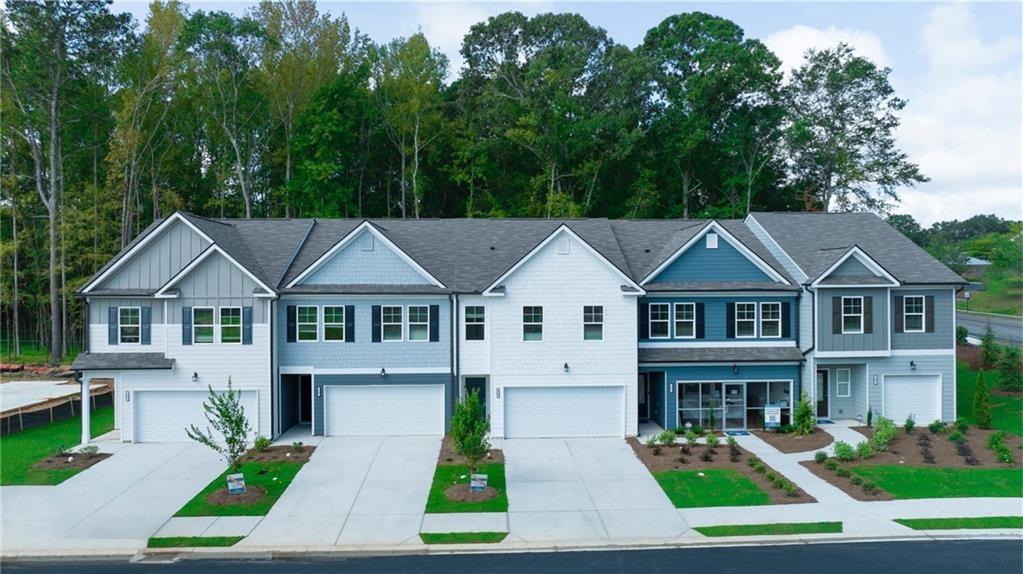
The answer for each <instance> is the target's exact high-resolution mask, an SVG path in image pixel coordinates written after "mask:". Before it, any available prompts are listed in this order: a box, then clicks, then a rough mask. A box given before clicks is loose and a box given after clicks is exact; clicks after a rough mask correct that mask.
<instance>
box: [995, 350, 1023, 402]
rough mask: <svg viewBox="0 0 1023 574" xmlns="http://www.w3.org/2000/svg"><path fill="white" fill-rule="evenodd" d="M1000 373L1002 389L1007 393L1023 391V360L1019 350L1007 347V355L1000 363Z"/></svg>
mask: <svg viewBox="0 0 1023 574" xmlns="http://www.w3.org/2000/svg"><path fill="white" fill-rule="evenodd" d="M998 372H999V373H1001V378H1000V379H999V381H1000V384H1001V387H1002V388H1003V389H1004V390H1006V391H1023V360H1021V357H1020V352H1019V349H1017V348H1016V347H1006V348H1005V353H1003V354H1002V358H1001V359H1000V360H999V361H998Z"/></svg>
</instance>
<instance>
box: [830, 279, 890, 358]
mask: <svg viewBox="0 0 1023 574" xmlns="http://www.w3.org/2000/svg"><path fill="white" fill-rule="evenodd" d="M887 293H888V290H887V288H878V287H874V288H861V289H844V288H837V289H818V295H817V327H818V331H817V350H818V351H884V350H887V349H888V329H889V327H888V297H887ZM843 296H845V297H849V296H852V297H857V296H861V297H863V298H864V301H866V298H867V297H873V300H874V302H873V311H872V313H873V323H872V324H873V332H872V333H863V334H843V333H837V334H836V333H832V332H831V331H832V328H831V326H832V321H831V304H832V303H831V300H832V299H834V298H836V297H843ZM864 323H866V320H864Z"/></svg>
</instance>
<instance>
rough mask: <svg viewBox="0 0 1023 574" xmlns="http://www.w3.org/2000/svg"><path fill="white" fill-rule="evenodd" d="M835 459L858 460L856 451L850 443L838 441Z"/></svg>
mask: <svg viewBox="0 0 1023 574" xmlns="http://www.w3.org/2000/svg"><path fill="white" fill-rule="evenodd" d="M835 458H837V459H838V460H841V461H846V462H847V461H850V460H852V459H854V458H856V451H855V450H853V447H852V446H850V445H849V443H847V442H844V441H840V440H836V441H835Z"/></svg>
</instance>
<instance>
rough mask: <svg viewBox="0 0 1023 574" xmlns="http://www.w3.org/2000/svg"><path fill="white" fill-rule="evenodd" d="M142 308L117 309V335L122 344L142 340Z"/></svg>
mask: <svg viewBox="0 0 1023 574" xmlns="http://www.w3.org/2000/svg"><path fill="white" fill-rule="evenodd" d="M141 333H142V308H141V307H121V308H120V309H118V310H117V337H118V341H119V342H120V343H121V344H125V345H127V344H133V343H139V342H141V341H142V339H141V337H142V334H141Z"/></svg>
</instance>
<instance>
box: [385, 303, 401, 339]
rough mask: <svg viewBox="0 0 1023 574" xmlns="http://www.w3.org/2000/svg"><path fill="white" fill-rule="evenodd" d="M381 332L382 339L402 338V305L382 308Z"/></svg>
mask: <svg viewBox="0 0 1023 574" xmlns="http://www.w3.org/2000/svg"><path fill="white" fill-rule="evenodd" d="M380 333H381V336H380V339H381V340H382V341H400V340H401V307H399V306H393V307H381V308H380Z"/></svg>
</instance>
